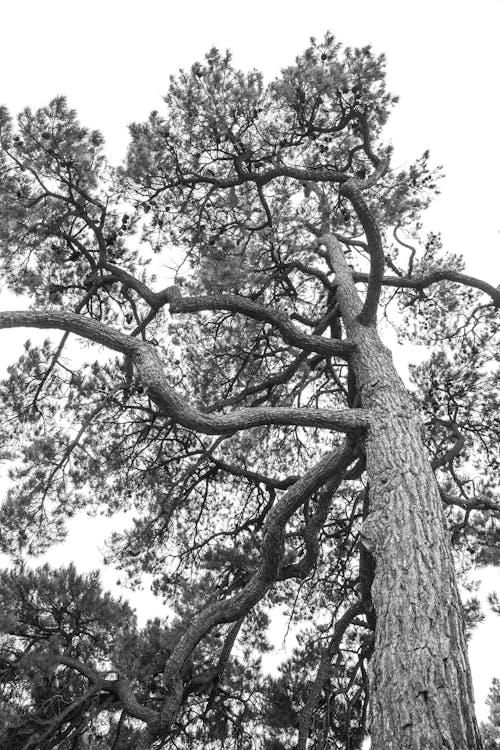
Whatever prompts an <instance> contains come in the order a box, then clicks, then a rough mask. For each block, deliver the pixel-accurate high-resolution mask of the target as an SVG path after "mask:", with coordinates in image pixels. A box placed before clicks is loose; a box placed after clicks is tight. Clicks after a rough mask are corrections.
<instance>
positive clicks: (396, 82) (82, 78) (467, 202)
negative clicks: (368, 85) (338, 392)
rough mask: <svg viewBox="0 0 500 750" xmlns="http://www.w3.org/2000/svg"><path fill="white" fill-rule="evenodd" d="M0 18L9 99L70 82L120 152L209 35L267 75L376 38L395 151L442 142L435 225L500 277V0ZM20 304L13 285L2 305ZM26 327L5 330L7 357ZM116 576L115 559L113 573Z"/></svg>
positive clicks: (399, 159) (48, 93) (267, 1)
mask: <svg viewBox="0 0 500 750" xmlns="http://www.w3.org/2000/svg"><path fill="white" fill-rule="evenodd" d="M1 24H2V27H1V28H2V30H1V32H0V104H6V105H7V106H8V107H9V109H10V110H11V112H12V113H17V112H18V111H19V110H20V109H21V108H22V107H24V106H26V105H29V106H31V107H38V106H42V105H44V104H46V103H47V102H48V101H49V99H51V98H52V97H54V96H55V95H57V94H66V95H67V96H68V98H69V103H70V105H71V106H72V107H74V108H75V109H76V110H77V111H78V114H79V117H80V119H81V121H82V123H83V124H84V125H87V126H89V127H92V128H98V129H100V130H101V131H102V132H103V133H104V135H105V137H106V141H107V145H108V148H107V150H108V155H109V158H110V160H111V162H112V163H119V162H120V161H121V159H122V158H123V156H124V154H125V149H126V144H127V139H128V133H127V125H128V124H129V123H130V122H132V121H134V120H135V121H141V120H144V119H145V118H146V117H147V116H148V114H149V112H150V111H151V110H152V109H158V110H160V111H161V109H162V104H163V103H162V99H161V97H162V95H164V94H165V93H166V90H167V85H168V77H169V75H171V74H175V73H176V72H177V70H178V69H179V68H180V67H189V66H190V65H191V64H192V63H193V62H194V61H195V60H197V59H201V58H202V57H203V55H204V53H205V52H206V51H208V49H209V48H210V47H211V46H217V47H219V48H221V49H226V48H230V49H231V50H232V52H233V55H234V63H235V65H236V66H238V67H241V68H243V69H248V68H253V67H255V68H258V69H260V70H262V71H263V72H264V74H265V76H266V79H267V80H270V79H272V78H273V77H274V76H276V75H277V74H278V73H279V70H280V68H281V67H284V66H285V65H288V64H290V63H291V62H293V60H294V57H295V55H297V54H299V53H300V52H302V51H303V50H304V48H305V47H306V46H307V44H308V41H309V38H310V37H311V36H316V37H318V38H321V37H322V36H323V35H324V33H325V32H326V31H327V30H330V31H331V32H332V33H333V34H335V36H336V37H337V38H338V39H339V40H340V41H341V42H343V43H344V44H345V45H351V46H364V45H366V44H371V45H372V46H373V50H374V52H375V53H381V52H385V53H386V54H387V59H388V83H389V88H390V90H391V91H392V92H394V93H396V94H398V95H399V96H400V103H399V104H398V106H397V107H396V109H395V111H394V113H393V115H392V117H391V120H390V122H389V125H388V127H387V130H386V137H387V138H390V139H392V141H393V144H394V146H395V155H394V161H393V164H394V165H395V166H400V165H403V164H407V163H410V162H411V161H413V160H414V159H415V158H417V157H418V156H420V155H421V153H422V152H423V151H424V150H425V149H427V148H429V149H430V150H431V157H432V161H433V163H434V164H435V165H437V164H442V165H443V166H444V172H445V174H446V179H445V180H444V181H443V182H442V185H441V190H442V194H441V196H440V197H439V198H438V199H437V200H436V201H435V203H434V205H433V206H432V207H431V209H430V210H429V211H428V214H427V216H428V221H427V223H428V226H429V228H432V229H434V230H436V231H441V232H442V234H443V239H444V244H445V248H446V250H449V251H453V252H460V253H463V255H464V256H465V258H466V261H467V270H468V271H469V272H470V273H471V274H475V275H478V276H481V277H483V278H485V279H487V280H488V281H489V282H490V283H493V284H495V283H496V281H498V282H499V283H500V257H499V256H500V216H499V213H498V209H499V205H498V204H499V194H500V189H499V175H500V140H499V138H498V128H499V119H500V118H499V115H500V105H499V97H498V92H499V86H498V78H499V75H500V64H499V63H500V45H499V43H498V37H499V33H500V0H476V2H474V3H471V2H462V1H461V0H432V1H430V0H420V2H419V3H406V2H401V0H399V1H398V0H394V1H392V0H376V1H374V0H357V1H356V2H349V0H343V1H342V2H340V1H339V0H327V1H325V2H323V0H303V1H302V2H298V0H287V1H285V0H251V1H250V2H247V3H238V2H236V0H233V1H232V2H229V1H227V0H184V2H180V3H173V2H171V1H170V0H134V2H132V1H131V0H86V2H81V3H76V2H71V0H43V2H40V0H4V2H3V3H2V11H1ZM160 281H161V280H160ZM17 305H19V302H18V303H17ZM15 306H16V301H15V300H13V299H12V297H11V296H10V295H3V297H2V300H1V301H0V308H1V309H9V308H13V307H15ZM27 335H28V334H26V335H25V334H24V332H23V331H2V332H1V336H0V346H1V351H2V353H3V361H2V362H1V363H0V364H1V365H3V368H5V367H6V366H7V365H8V364H9V362H10V361H13V360H14V359H15V358H16V357H17V355H18V353H19V349H20V344H21V342H22V341H24V339H25V338H26V337H27ZM30 336H31V338H32V339H34V338H35V336H34V335H32V332H31V331H30ZM41 338H43V337H41ZM407 359H408V351H406V352H405V351H399V352H398V353H397V354H396V361H397V362H398V363H399V366H400V368H401V369H402V370H403V372H402V374H403V375H404V368H405V363H406V360H407ZM96 524H97V525H96ZM112 524H113V521H111V522H110V521H109V520H108V519H99V520H98V521H97V522H96V521H95V520H92V519H91V520H87V519H85V518H83V519H79V520H78V525H77V528H73V530H72V532H71V535H70V540H69V542H68V543H66V544H65V545H61V546H60V547H59V548H57V549H55V550H54V551H53V552H52V553H51V555H50V561H51V562H52V563H53V564H63V563H67V562H68V561H69V560H70V559H72V558H73V559H76V561H77V564H78V566H79V567H80V568H81V569H88V568H92V567H101V565H102V562H101V557H100V553H99V545H100V544H102V540H103V539H104V538H105V537H106V536H107V535H108V534H109V533H110V531H111V528H112ZM116 577H117V575H116V573H113V572H109V573H108V574H107V575H106V576H105V579H104V580H105V583H106V585H107V586H109V587H114V584H115V581H116ZM482 578H483V584H482V586H481V594H482V595H483V596H484V595H485V594H486V593H487V592H488V591H491V590H492V589H494V588H496V589H497V590H498V591H500V573H499V572H498V571H494V570H487V571H485V574H484V576H482ZM131 599H132V601H133V603H134V606H136V607H137V609H138V615H139V617H140V620H141V621H144V619H145V618H146V616H148V615H151V614H153V606H152V604H151V597H150V595H149V593H148V592H147V591H145V592H142V593H136V594H134V595H133V596H132V597H131ZM155 610H156V612H155V613H159V611H158V604H156V606H155ZM499 625H500V620H499V618H498V617H495V616H489V617H488V618H487V621H486V622H485V623H484V624H483V625H481V626H480V627H479V628H478V630H477V632H476V634H475V635H474V637H473V639H472V642H471V645H470V657H471V663H472V669H473V677H474V684H475V691H476V699H477V709H478V716H479V718H480V719H483V718H485V717H486V714H487V708H486V707H485V704H484V700H485V697H486V693H487V690H488V687H489V684H490V681H491V678H492V677H493V676H497V677H500V646H499V643H500V637H499V635H500V632H499ZM287 648H288V649H289V648H290V645H289V644H288V645H287ZM280 653H281V655H284V650H281V652H280Z"/></svg>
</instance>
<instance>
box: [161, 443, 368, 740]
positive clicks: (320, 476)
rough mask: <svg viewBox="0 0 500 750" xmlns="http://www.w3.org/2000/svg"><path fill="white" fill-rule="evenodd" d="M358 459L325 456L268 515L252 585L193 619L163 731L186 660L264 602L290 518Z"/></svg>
mask: <svg viewBox="0 0 500 750" xmlns="http://www.w3.org/2000/svg"><path fill="white" fill-rule="evenodd" d="M355 456H356V452H355V450H354V448H353V447H352V446H351V445H345V446H343V447H342V448H339V449H337V450H336V451H334V452H332V453H330V454H328V455H327V456H325V457H324V458H323V459H322V460H321V461H319V462H318V463H317V464H316V465H315V466H313V467H312V468H311V469H309V471H307V472H306V473H305V474H304V476H303V477H301V478H300V479H299V480H298V481H297V482H296V483H295V484H294V485H292V487H290V489H289V490H288V491H287V492H285V493H284V494H283V496H282V497H281V498H280V500H279V501H278V502H277V503H276V505H274V507H273V508H272V509H271V510H270V512H269V514H268V517H267V520H266V527H265V533H264V541H263V544H262V561H261V564H260V566H259V568H258V569H257V570H256V572H255V573H254V574H253V576H252V577H251V579H250V580H249V582H248V583H247V584H246V586H245V587H244V588H243V589H242V590H241V591H240V592H238V593H237V594H235V595H234V596H232V597H230V598H229V599H223V600H222V601H217V602H214V603H212V604H209V605H208V606H207V607H205V609H204V610H202V611H201V612H200V613H199V614H198V615H196V616H195V617H194V618H193V619H192V621H191V624H190V625H189V627H188V628H187V630H186V631H185V633H184V634H183V635H182V637H181V638H180V639H179V641H178V643H177V645H176V646H175V648H174V650H173V652H172V654H171V656H170V658H169V660H168V662H167V664H166V665H165V672H164V676H165V684H166V685H167V686H169V687H170V695H169V696H168V697H167V699H166V701H165V704H164V707H163V709H162V721H163V729H165V728H167V727H168V726H169V724H170V722H171V721H172V720H173V718H174V716H175V713H176V711H177V710H178V707H179V702H180V700H181V699H182V693H181V691H180V690H179V687H180V686H179V675H180V670H181V668H182V665H183V664H184V662H185V660H186V659H187V658H188V657H189V655H190V653H191V652H192V651H193V649H194V648H195V647H196V646H197V644H198V643H199V642H200V640H201V639H202V638H204V636H205V635H206V634H207V633H208V632H209V631H210V630H211V629H212V628H213V627H215V626H216V625H220V624H221V623H225V622H234V621H235V620H238V619H239V618H240V617H242V616H243V615H245V614H246V613H247V612H249V611H250V609H251V608H252V607H254V606H255V605H256V604H257V602H259V601H260V600H261V599H262V597H263V596H264V595H265V593H266V592H267V590H268V589H269V587H270V586H271V584H272V583H273V582H274V581H275V580H276V579H277V578H278V575H279V572H280V565H281V560H282V554H283V544H284V532H285V526H286V523H287V522H288V520H289V518H290V517H291V516H292V515H293V513H295V511H296V510H297V509H298V508H299V507H300V506H301V505H302V503H304V502H305V500H306V499H307V498H308V497H309V496H310V495H311V494H312V493H313V492H316V491H317V490H318V489H319V488H320V487H322V486H323V485H324V484H325V482H327V481H328V480H329V479H331V477H332V475H334V474H337V473H338V472H343V471H344V470H345V469H346V468H347V467H348V466H349V464H350V463H351V462H352V460H353V459H354V458H355Z"/></svg>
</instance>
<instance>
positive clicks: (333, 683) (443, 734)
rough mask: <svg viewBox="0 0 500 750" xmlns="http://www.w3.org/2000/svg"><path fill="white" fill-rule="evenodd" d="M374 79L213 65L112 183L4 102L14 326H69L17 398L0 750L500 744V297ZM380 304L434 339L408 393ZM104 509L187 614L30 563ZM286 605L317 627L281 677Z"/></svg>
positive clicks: (68, 143)
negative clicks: (493, 607) (481, 642)
mask: <svg viewBox="0 0 500 750" xmlns="http://www.w3.org/2000/svg"><path fill="white" fill-rule="evenodd" d="M384 64H385V63H384V58H383V56H382V57H376V56H374V55H373V53H372V52H371V49H370V48H363V49H349V48H347V49H345V50H342V49H341V46H340V45H339V44H338V43H337V42H336V41H335V40H334V38H333V37H332V36H330V35H327V36H326V37H325V39H324V41H323V42H320V43H318V42H316V41H315V40H312V41H311V46H310V47H309V48H308V49H307V50H306V51H305V53H304V54H303V55H302V56H300V57H298V58H297V60H296V63H295V64H294V65H293V66H291V67H289V68H286V69H285V70H284V71H283V72H282V74H281V77H280V78H279V79H277V80H276V81H274V82H273V83H271V84H270V85H267V86H265V85H264V83H263V81H262V77H261V76H260V74H259V73H257V72H256V71H252V72H250V73H248V74H243V73H241V72H239V71H237V70H235V69H234V68H233V66H232V64H231V57H230V55H229V54H226V55H222V54H221V53H219V52H218V51H217V50H211V51H210V53H209V54H208V55H207V57H206V60H205V62H204V63H203V64H200V63H196V64H195V65H193V67H192V68H191V70H190V71H187V72H184V71H181V72H180V74H179V75H178V77H176V78H171V81H170V87H169V91H168V94H167V96H166V98H165V102H166V105H167V106H166V113H165V115H164V116H161V115H160V114H158V113H157V112H153V113H152V114H151V116H150V118H149V119H148V121H147V122H146V123H143V124H134V125H132V126H131V128H130V132H131V142H130V147H129V151H128V156H127V160H126V163H125V165H124V166H123V167H122V168H119V169H112V168H110V167H109V165H108V164H107V163H106V161H105V158H104V155H103V141H102V137H101V136H100V134H99V133H98V132H92V131H89V130H87V129H85V128H83V127H82V126H80V124H79V123H78V120H77V118H76V114H75V113H74V112H73V111H72V110H70V109H68V106H67V104H66V102H65V100H64V99H62V98H58V99H55V100H54V101H52V102H51V103H50V104H49V105H48V106H47V107H44V108H42V109H40V110H38V111H36V112H32V111H31V110H30V109H26V110H25V111H24V112H22V113H21V115H20V116H19V118H18V121H17V129H16V128H15V127H14V125H13V124H12V122H11V120H10V118H9V116H8V114H7V113H6V112H3V114H2V118H1V125H2V131H1V157H0V158H1V172H0V173H1V177H0V180H1V193H2V204H1V222H0V231H1V254H2V269H3V278H4V282H5V284H6V285H7V286H8V287H9V288H10V289H11V290H13V291H14V292H16V293H19V294H23V295H25V296H27V297H29V298H30V300H31V305H30V307H29V309H24V310H18V311H16V312H3V313H0V327H1V328H13V327H27V328H39V329H50V330H52V331H61V332H63V335H62V338H61V339H60V340H59V342H58V343H55V344H54V343H52V341H51V340H47V341H46V342H45V343H44V344H43V345H42V346H34V345H33V344H31V343H30V342H28V343H27V344H26V348H25V353H24V354H23V356H22V357H21V358H20V360H19V361H18V362H17V363H16V364H15V365H13V366H11V367H10V368H9V374H8V377H7V379H6V380H5V382H4V383H3V385H2V390H1V397H2V403H3V409H4V420H3V426H4V427H3V432H4V434H3V438H4V440H3V445H4V448H3V450H4V454H3V456H4V459H5V460H8V461H10V463H11V467H12V468H11V478H12V483H11V487H10V489H9V491H8V493H7V497H6V499H5V502H4V504H3V506H2V509H1V511H0V515H1V522H2V527H3V529H4V533H3V541H2V549H3V550H4V551H7V552H8V553H9V554H11V555H13V556H14V559H15V560H16V561H17V563H16V567H15V568H14V569H13V570H12V571H10V572H7V571H6V572H4V573H3V576H2V579H1V586H0V596H1V600H2V612H3V613H4V615H3V621H2V624H3V632H4V637H3V641H2V662H1V664H2V667H1V673H2V684H3V689H4V695H5V696H7V697H8V698H9V706H8V708H4V709H3V714H4V720H3V724H4V727H5V728H4V730H3V735H0V736H1V737H2V739H3V742H4V745H6V746H9V747H12V748H32V747H47V748H49V747H61V748H66V747H67V748H69V747H85V746H91V747H93V748H99V747H114V748H118V747H120V748H126V747H128V748H132V747H134V748H135V747H139V746H144V747H155V748H156V747H173V746H175V747H186V748H188V747H189V748H194V747H214V748H216V747H228V746H231V747H240V748H250V747H266V748H268V750H270V749H271V748H275V749H278V748H291V747H298V748H301V750H304V749H305V748H306V746H310V747H315V748H326V747H338V748H340V747H342V748H359V747H360V745H361V742H362V739H363V737H364V735H365V732H366V730H367V727H368V726H369V730H370V734H371V739H372V747H373V748H375V750H381V749H382V748H383V749H384V750H391V749H396V748H397V749H398V750H403V749H404V748H408V750H409V749H410V748H411V749H412V750H414V749H415V748H417V747H419V748H420V747H422V748H424V747H425V748H429V750H432V749H433V748H436V749H437V748H445V747H448V748H454V749H456V750H459V749H460V748H463V749H464V750H465V748H468V749H469V750H470V749H471V748H480V747H481V746H482V745H481V739H480V736H479V733H478V729H477V724H476V720H475V717H474V710H473V696H472V687H471V678H470V671H469V666H468V660H467V650H466V638H465V628H464V622H465V619H466V620H468V621H469V623H470V625H471V626H473V624H474V623H475V622H477V621H478V619H480V613H479V611H478V606H477V602H475V601H474V600H472V601H471V602H469V604H467V605H466V606H465V607H462V605H461V602H460V597H459V593H458V589H457V574H456V572H455V570H456V569H457V570H458V572H459V573H460V574H463V573H465V572H467V570H470V568H471V567H473V566H475V565H481V564H486V563H496V562H497V561H498V538H499V534H498V517H499V509H500V506H499V504H498V498H497V489H498V488H497V479H496V476H495V472H494V470H495V469H496V468H497V467H498V437H499V424H498V419H497V417H496V414H497V412H498V381H499V375H498V371H497V369H496V366H495V364H494V363H495V362H496V359H495V356H496V355H495V354H494V353H495V351H496V349H495V347H496V342H497V338H498V326H499V323H498V309H499V307H500V292H499V290H498V289H497V288H496V287H493V286H492V285H491V284H489V283H487V282H485V281H481V280H479V279H475V278H472V277H470V276H468V275H467V274H466V273H465V271H464V262H463V260H462V258H461V257H460V256H458V255H453V254H450V253H445V252H444V251H443V248H442V246H441V241H440V238H439V235H437V234H435V233H430V234H428V235H427V236H426V235H425V233H424V231H423V227H422V222H421V214H422V211H423V210H424V209H425V207H426V206H427V205H428V203H429V201H430V200H431V198H432V196H433V195H434V193H435V192H436V190H437V187H436V178H437V177H438V176H439V170H433V169H431V168H430V166H429V162H428V154H427V153H426V154H424V155H423V156H422V157H421V158H419V159H418V160H417V161H416V162H415V164H414V165H413V166H411V167H409V168H408V169H404V170H398V169H396V168H393V167H391V161H390V158H391V148H390V146H387V145H384V144H383V142H382V140H381V138H382V130H383V126H384V124H385V122H386V120H387V118H388V116H389V112H390V109H391V107H392V106H393V105H394V103H395V102H396V99H395V97H393V96H392V95H390V94H389V93H387V91H386V88H385V78H384V76H385V71H384ZM173 248H174V249H175V250H173ZM169 264H170V265H169ZM173 265H175V269H174V270H175V278H174V284H170V285H168V286H165V285H164V284H165V280H166V278H167V277H168V275H169V274H170V273H173V271H172V270H171V271H168V270H167V269H169V268H170V269H172V267H173ZM377 319H378V320H379V321H380V323H379V324H378V323H377ZM384 321H388V322H389V323H390V324H391V325H392V326H393V327H394V328H395V329H396V331H397V335H398V337H399V339H400V341H403V342H404V341H406V342H408V341H411V342H417V343H423V344H425V345H426V346H427V347H429V348H431V354H430V357H429V359H428V360H427V361H426V362H424V363H421V364H420V365H418V366H415V367H413V369H412V380H413V388H412V390H411V391H410V392H409V391H408V390H407V389H406V387H405V386H404V384H403V382H402V381H401V379H400V377H399V375H398V373H397V372H396V369H395V367H394V364H393V361H392V357H391V353H390V352H389V350H388V349H387V348H386V346H385V345H384V344H383V343H382V341H381V339H380V337H379V325H380V324H384ZM71 335H76V336H78V337H80V338H81V339H83V340H85V341H87V342H92V343H93V344H97V345H99V347H100V348H99V349H98V355H97V356H98V359H97V360H96V361H94V362H93V363H89V364H86V365H85V366H80V367H79V366H78V365H77V364H75V363H74V362H72V361H71V358H70V357H69V354H68V349H67V343H68V339H69V337H70V336H71ZM91 351H92V352H95V350H94V349H92V350H91ZM91 356H93V357H95V356H96V354H95V353H94V354H92V355H91ZM13 425H15V430H14V429H13ZM492 470H493V471H492ZM85 509H90V510H94V511H102V512H106V513H114V512H116V511H118V510H124V509H125V510H127V509H133V511H134V513H135V516H136V517H135V520H134V523H133V526H132V528H130V529H128V530H126V531H125V532H123V533H118V532H117V533H116V534H114V535H113V538H112V540H111V543H110V549H109V560H110V561H113V562H114V563H115V564H118V565H119V566H120V567H121V568H123V570H124V571H125V572H126V574H127V576H128V579H129V581H130V583H131V585H135V584H138V583H140V580H141V577H142V576H143V575H144V574H145V573H147V574H149V575H151V576H152V579H153V589H154V591H155V593H156V594H158V595H159V596H162V597H164V599H165V601H166V603H168V604H169V605H170V607H171V609H172V612H171V616H170V617H169V618H166V619H165V620H164V621H163V620H155V621H151V622H149V623H148V625H147V626H146V627H145V628H143V629H138V628H137V625H136V623H135V620H134V617H133V614H132V612H131V611H130V609H129V608H128V607H127V605H125V604H124V603H123V602H120V601H115V600H113V599H112V598H111V597H109V595H105V594H103V593H102V589H101V588H100V585H99V582H98V579H97V578H96V577H95V576H90V577H88V576H87V577H85V576H78V575H77V573H76V571H75V570H74V569H73V568H71V567H70V568H67V569H60V570H56V571H50V570H49V569H48V568H46V567H44V568H41V569H39V570H38V571H37V572H32V571H30V570H29V569H27V568H26V567H25V565H24V562H23V560H24V556H25V555H26V553H28V554H31V555H35V554H37V553H39V552H41V551H43V550H45V549H46V548H47V547H48V546H49V545H50V544H51V543H53V542H54V541H56V540H58V539H60V538H61V537H62V536H63V535H64V528H65V522H66V520H67V519H68V518H69V517H71V516H72V515H74V514H75V513H77V512H79V511H82V510H85ZM450 531H451V534H450ZM454 558H455V561H456V565H455V564H454ZM276 607H282V608H283V607H284V608H285V609H287V610H288V612H289V614H290V618H291V620H292V621H293V622H294V623H296V627H297V628H299V627H302V628H303V629H302V632H301V634H300V635H299V645H298V647H297V650H296V652H295V653H294V655H293V656H292V658H291V659H290V660H288V661H287V662H285V664H283V665H282V667H281V670H280V674H279V676H278V677H275V678H269V677H266V675H265V674H263V672H262V670H261V669H260V656H261V654H262V653H263V652H265V651H266V649H268V647H269V644H268V642H267V639H266V628H267V625H268V622H269V615H270V612H272V610H273V608H276ZM464 618H465V619H464ZM368 698H369V701H368ZM368 706H369V709H368ZM368 710H369V722H368ZM309 740H310V742H311V743H312V744H309V745H308V743H309ZM89 743H90V745H89ZM297 743H298V744H297Z"/></svg>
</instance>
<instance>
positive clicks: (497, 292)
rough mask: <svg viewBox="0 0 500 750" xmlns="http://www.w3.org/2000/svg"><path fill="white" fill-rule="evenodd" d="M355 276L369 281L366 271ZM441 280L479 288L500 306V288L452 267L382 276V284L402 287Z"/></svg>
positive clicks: (419, 287) (423, 285)
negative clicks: (410, 274) (402, 274)
mask: <svg viewBox="0 0 500 750" xmlns="http://www.w3.org/2000/svg"><path fill="white" fill-rule="evenodd" d="M353 278H354V281H355V282H359V281H363V282H368V281H369V276H368V274H366V273H359V272H357V271H355V272H354V274H353ZM439 281H452V282H454V283H456V284H463V285H464V286H469V287H472V288H473V289H479V290H480V291H481V292H484V293H485V294H487V295H488V296H489V297H491V300H492V302H493V304H494V305H495V307H498V308H500V289H498V288H497V287H494V286H492V285H491V284H488V282H486V281H482V280H481V279H476V278H475V277H474V276H468V275H467V274H465V273H459V272H458V271H453V270H451V269H439V270H437V271H432V273H429V274H427V275H426V276H411V277H410V276H384V277H383V278H382V282H381V283H382V286H393V287H399V288H400V289H417V290H421V289H426V288H427V287H428V286H431V285H432V284H437V283H438V282H439Z"/></svg>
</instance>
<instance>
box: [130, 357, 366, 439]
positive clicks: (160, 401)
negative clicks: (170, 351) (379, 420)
mask: <svg viewBox="0 0 500 750" xmlns="http://www.w3.org/2000/svg"><path fill="white" fill-rule="evenodd" d="M133 359H134V362H135V364H136V366H137V371H138V374H139V378H140V380H141V382H142V384H143V385H144V387H145V388H146V390H147V392H148V394H149V396H150V397H151V398H152V400H153V401H154V402H155V403H156V404H157V405H158V406H159V407H160V409H161V410H162V411H163V413H164V414H166V415H167V416H169V417H172V418H173V419H175V421H176V422H178V423H179V424H181V425H183V427H187V428H188V429H190V430H196V431H198V432H203V433H204V434H206V435H226V434H231V433H233V432H236V431H237V430H248V429H250V428H252V427H263V426H265V425H288V426H291V425H294V426H302V427H323V428H325V429H329V430H336V431H337V432H349V431H350V430H353V429H356V428H364V427H368V426H369V421H370V420H369V412H368V411H366V410H365V409H339V410H338V411H330V410H328V409H298V408H295V407H285V406H283V407H279V406H260V407H247V408H241V409H237V410H236V411H234V412H230V413H229V414H206V413H204V412H202V411H199V410H197V409H195V408H194V407H192V406H190V405H189V404H188V403H187V402H186V400H185V398H184V397H183V396H179V394H177V393H176V392H175V391H174V389H173V388H171V387H170V386H169V385H168V383H167V382H166V379H165V376H164V373H163V365H162V361H161V359H160V357H159V356H158V354H157V353H156V352H155V350H154V349H153V348H152V347H151V346H149V345H147V344H146V345H141V347H140V348H139V347H137V348H136V351H135V353H134V357H133Z"/></svg>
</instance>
